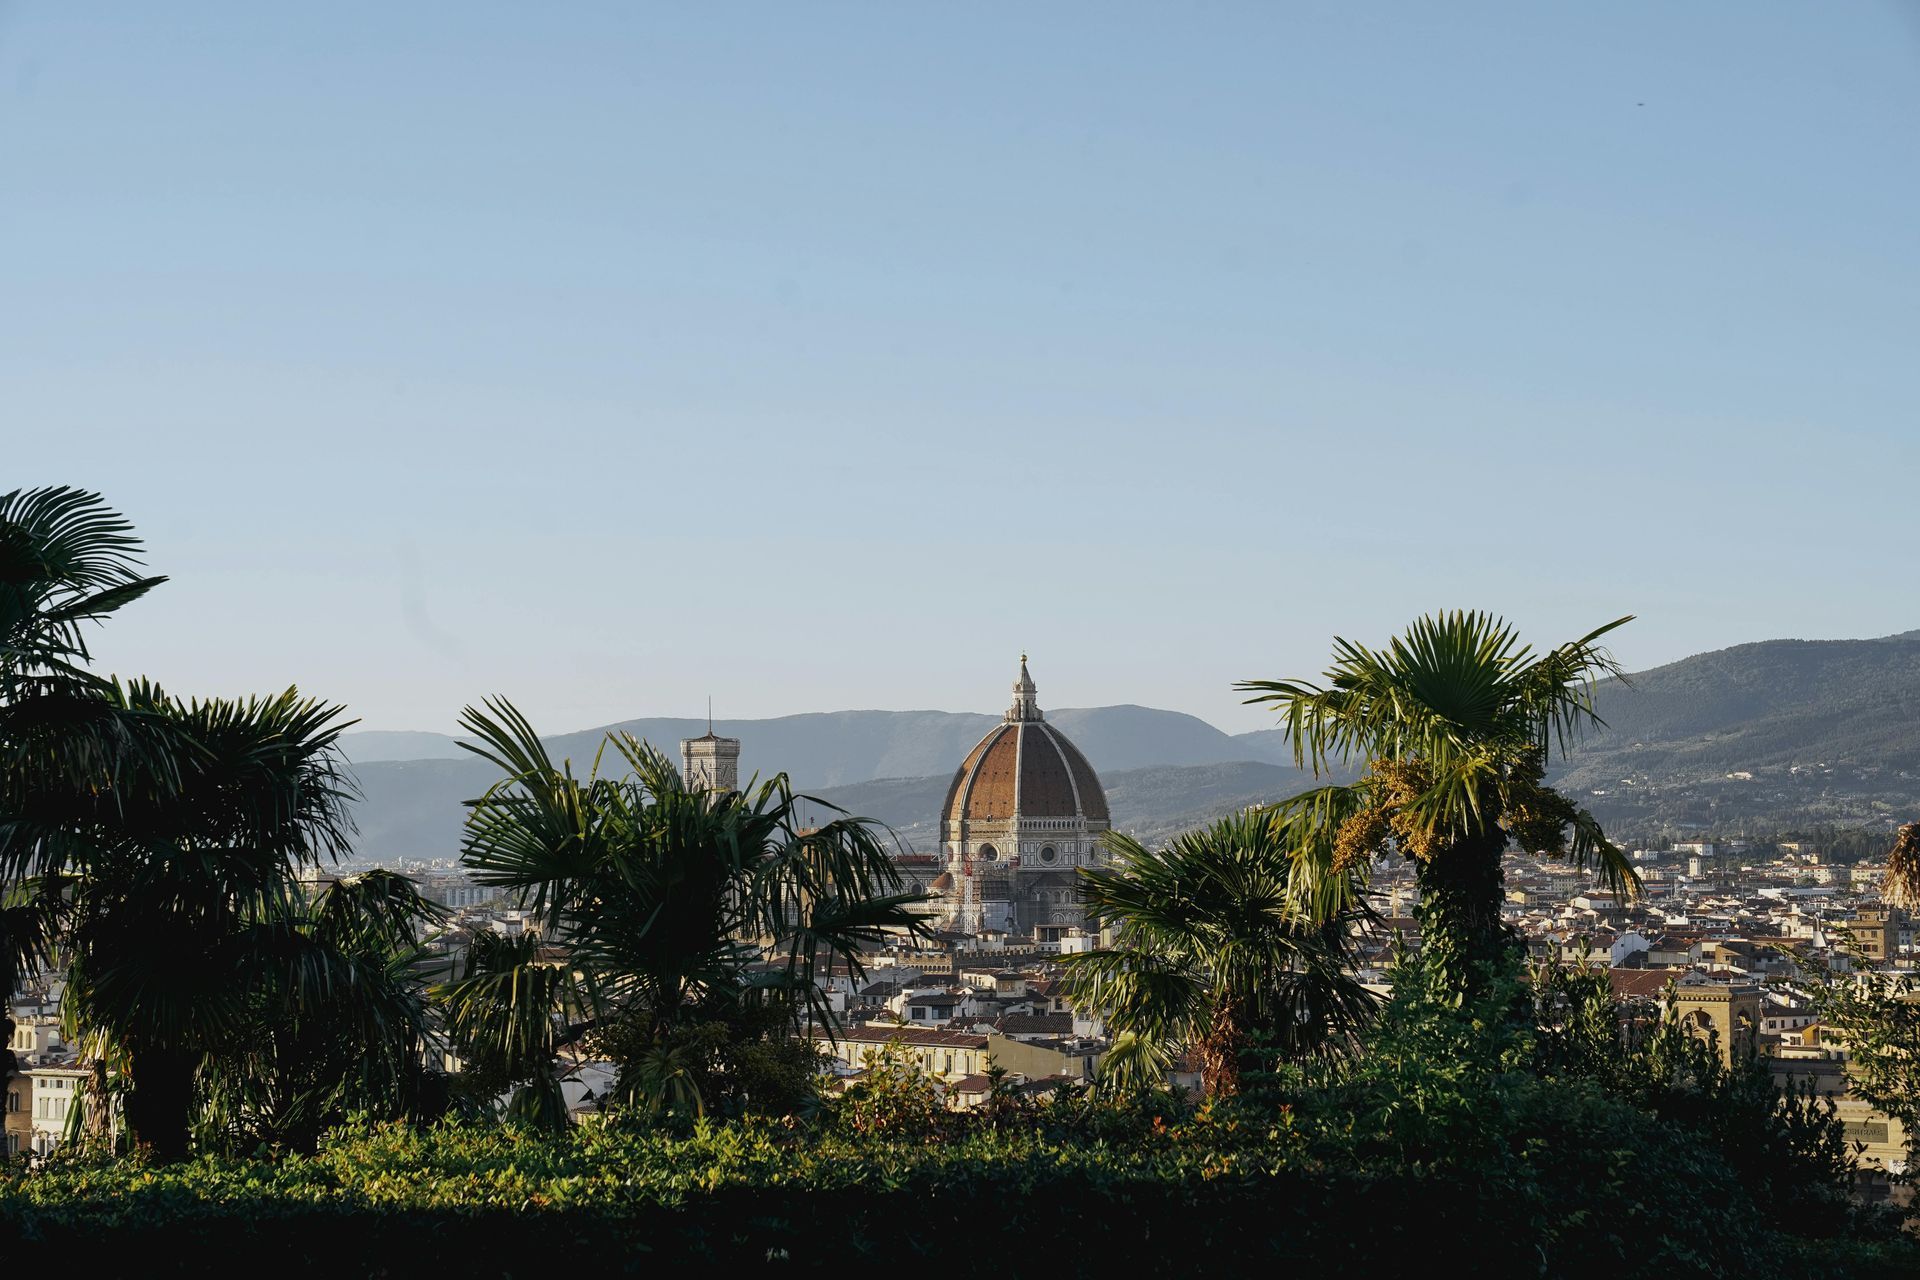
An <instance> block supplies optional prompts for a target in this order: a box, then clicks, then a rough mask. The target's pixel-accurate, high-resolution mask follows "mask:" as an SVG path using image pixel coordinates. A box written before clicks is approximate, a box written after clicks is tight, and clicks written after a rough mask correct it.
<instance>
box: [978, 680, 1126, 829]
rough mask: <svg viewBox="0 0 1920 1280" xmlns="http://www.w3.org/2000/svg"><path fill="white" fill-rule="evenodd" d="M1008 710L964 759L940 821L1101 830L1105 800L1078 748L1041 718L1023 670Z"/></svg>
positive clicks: (1095, 777) (1103, 820)
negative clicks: (1087, 824)
mask: <svg viewBox="0 0 1920 1280" xmlns="http://www.w3.org/2000/svg"><path fill="white" fill-rule="evenodd" d="M1013 692H1014V701H1013V706H1012V707H1011V708H1010V709H1009V710H1008V711H1007V715H1006V718H1005V719H1004V720H1003V721H1001V723H999V724H997V725H995V726H994V727H993V728H992V729H990V730H988V732H987V735H986V736H985V737H984V738H982V739H980V743H979V745H978V746H976V747H974V749H973V750H972V751H969V752H968V753H967V758H966V759H965V760H964V761H962V762H961V765H960V768H959V769H958V771H956V772H955V773H954V775H953V783H952V785H951V786H949V787H948V788H947V802H946V804H945V805H944V806H943V807H942V809H941V815H940V816H941V818H942V820H943V821H944V822H946V823H947V824H949V826H951V825H952V824H956V823H965V824H967V825H969V826H971V825H972V824H974V823H978V822H1005V821H1010V820H1013V819H1029V818H1078V819H1080V820H1082V821H1086V820H1089V819H1091V820H1093V821H1096V822H1100V823H1105V822H1106V821H1107V820H1108V814H1107V794H1106V792H1105V790H1103V789H1102V788H1101V786H1100V779H1099V777H1098V775H1096V774H1095V773H1094V771H1093V766H1092V765H1090V764H1088V763H1087V758H1086V756H1084V755H1082V754H1081V753H1080V748H1078V747H1076V746H1074V745H1073V743H1072V742H1071V741H1069V740H1068V738H1067V736H1066V735H1065V734H1064V733H1061V732H1060V731H1059V730H1058V729H1056V728H1054V727H1053V726H1052V725H1050V724H1048V723H1047V722H1046V721H1045V719H1044V718H1043V717H1042V716H1041V714H1040V710H1039V706H1038V704H1037V700H1036V698H1035V690H1034V685H1033V679H1032V677H1031V676H1029V675H1028V674H1027V662H1026V658H1025V657H1024V656H1023V657H1022V658H1021V659H1020V679H1019V680H1018V681H1016V682H1015V684H1014V686H1013Z"/></svg>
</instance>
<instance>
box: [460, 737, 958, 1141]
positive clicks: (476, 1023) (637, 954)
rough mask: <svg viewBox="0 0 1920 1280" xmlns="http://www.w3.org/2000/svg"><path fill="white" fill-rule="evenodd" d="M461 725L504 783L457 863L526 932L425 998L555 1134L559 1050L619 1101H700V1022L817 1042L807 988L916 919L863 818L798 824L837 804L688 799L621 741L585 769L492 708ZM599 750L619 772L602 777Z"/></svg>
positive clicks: (780, 796)
mask: <svg viewBox="0 0 1920 1280" xmlns="http://www.w3.org/2000/svg"><path fill="white" fill-rule="evenodd" d="M461 724H462V727H464V728H465V729H466V730H467V732H468V733H469V734H470V735H471V736H472V737H473V738H474V739H475V740H476V741H475V743H474V744H473V745H471V746H470V747H469V749H470V750H472V751H474V752H475V753H476V754H478V755H480V756H481V757H482V758H483V759H486V760H488V761H491V762H492V763H493V764H495V765H496V766H498V767H499V768H500V769H501V770H502V771H503V773H504V774H505V777H503V778H502V780H501V781H500V782H499V783H497V784H495V785H494V786H493V787H492V788H490V789H489V790H488V791H487V793H486V794H485V795H483V796H482V797H481V798H480V799H479V800H477V801H474V802H473V811H472V813H471V814H470V815H469V817H468V820H467V833H466V839H465V843H464V846H463V852H462V858H463V860H464V861H465V863H466V865H467V866H468V867H469V868H471V869H472V872H473V875H474V879H475V880H477V881H479V882H480V883H482V884H487V885H491V886H494V887H496V888H499V889H501V890H503V891H504V892H506V893H507V894H510V895H513V896H514V897H516V898H517V899H518V900H520V901H522V902H524V903H526V904H527V905H528V907H529V908H530V909H531V911H532V912H533V914H534V916H535V917H536V919H537V920H538V922H539V927H540V934H541V936H540V938H538V939H533V938H527V939H521V940H516V941H510V942H493V941H490V942H486V943H484V944H482V945H481V946H479V947H477V948H476V949H475V950H474V951H473V952H471V953H470V954H469V956H468V957H467V961H466V967H465V970H464V971H463V973H462V974H461V976H459V977H458V978H456V979H455V980H454V981H453V982H451V983H449V984H447V985H446V987H445V988H444V989H443V990H442V993H441V994H442V996H443V998H444V999H445V1001H446V1004H447V1010H448V1027H449V1030H450V1031H451V1032H452V1035H453V1038H454V1041H455V1044H456V1045H457V1046H458V1047H459V1048H460V1049H461V1051H462V1052H463V1053H464V1054H467V1055H469V1056H471V1057H472V1058H473V1059H474V1060H475V1061H476V1062H478V1063H480V1064H483V1065H484V1066H485V1067H486V1068H487V1069H488V1070H489V1071H490V1072H494V1073H499V1074H500V1075H502V1076H503V1077H504V1078H507V1079H512V1080H516V1081H519V1082H521V1087H520V1089H519V1091H518V1093H517V1094H516V1096H515V1098H514V1101H513V1104H512V1105H513V1109H514V1110H515V1111H516V1112H517V1113H518V1114H521V1115H523V1116H526V1117H528V1118H532V1119H539V1120H542V1121H544V1122H547V1123H558V1121H559V1120H560V1118H561V1117H560V1114H559V1094H558V1084H557V1077H556V1075H555V1062H554V1059H555V1056H556V1055H557V1054H559V1053H561V1052H562V1051H579V1050H581V1049H583V1048H584V1047H585V1046H586V1045H587V1044H588V1043H589V1042H590V1041H593V1042H596V1043H606V1042H607V1041H609V1040H611V1041H614V1042H617V1043H618V1044H619V1045H620V1047H621V1054H622V1057H623V1062H622V1071H621V1080H620V1088H621V1091H622V1093H623V1094H624V1095H626V1096H629V1097H632V1098H634V1099H635V1100H638V1101H644V1102H648V1103H650V1104H657V1103H659V1102H660V1101H661V1100H662V1099H663V1098H668V1097H670V1096H678V1097H681V1098H683V1099H685V1100H686V1101H687V1102H689V1103H690V1104H696V1105H697V1104H698V1102H699V1089H700V1082H701V1081H702V1080H705V1081H706V1082H707V1084H708V1086H709V1087H712V1086H713V1085H714V1083H715V1081H716V1078H717V1077H716V1073H715V1072H714V1071H713V1070H711V1069H710V1065H711V1064H710V1063H709V1062H708V1061H705V1060H703V1059H705V1058H706V1057H708V1056H709V1055H708V1053H707V1051H708V1050H710V1049H711V1048H712V1046H711V1043H710V1041H709V1040H707V1039H704V1038H703V1037H701V1036H699V1035H695V1034H693V1031H694V1028H695V1027H696V1026H699V1025H702V1024H706V1025H710V1024H712V1023H714V1022H716V1021H718V1022H722V1023H725V1024H726V1025H727V1026H729V1027H731V1028H734V1029H735V1030H736V1031H737V1032H738V1033H740V1034H745V1035H749V1036H759V1035H763V1034H768V1035H770V1034H778V1035H779V1036H781V1037H783V1038H784V1037H787V1036H791V1035H794V1034H801V1033H804V1032H805V1030H806V1027H807V1026H808V1024H812V1025H815V1026H822V1027H825V1028H827V1029H828V1030H829V1032H831V1031H832V1029H833V1028H834V1027H835V1025H836V1024H835V1021H834V1015H833V1013H832V1010H831V1008H830V1007H829V1006H828V1003H827V1000H826V997H825V994H824V992H823V990H822V989H821V986H820V982H819V980H820V979H822V978H824V976H825V975H826V974H827V973H829V972H847V973H850V974H851V975H853V976H855V977H858V976H859V975H860V974H861V972H862V970H861V967H860V959H859V953H860V949H861V948H862V947H869V946H872V945H874V944H876V943H878V942H880V941H882V940H883V939H884V938H885V937H886V936H887V935H888V934H889V933H890V932H891V931H896V930H909V931H917V930H920V929H921V928H923V925H922V922H921V918H920V916H919V914H918V913H917V912H916V911H915V910H914V904H916V903H917V902H919V901H920V900H921V899H920V898H919V897H918V896H916V895H912V894H905V893H901V892H899V890H900V886H901V880H900V877H899V875H898V873H897V872H896V871H895V869H894V866H893V861H892V859H891V857H890V856H889V855H888V852H887V850H886V847H885V845H884V844H883V843H882V841H881V839H880V836H879V833H878V830H877V829H876V828H875V826H874V825H873V824H872V823H869V822H867V821H866V820H864V819H860V818H852V817H845V816H842V817H837V818H835V819H833V820H832V821H829V822H827V823H826V824H825V825H823V826H820V827H818V828H813V829H806V828H803V827H802V826H801V825H800V819H799V815H800V813H801V808H800V806H801V805H803V804H804V805H806V806H808V808H809V809H827V810H830V811H831V812H834V813H840V812H841V811H840V810H838V809H834V808H833V807H832V806H830V805H825V804H823V803H822V802H820V801H817V800H813V799H811V798H809V797H806V796H796V795H795V794H794V793H793V791H792V789H791V787H790V786H789V785H788V782H787V779H786V777H785V775H780V776H778V777H775V778H774V779H773V780H772V781H770V782H767V783H764V784H761V785H759V786H749V788H748V789H747V790H746V791H745V792H725V793H707V792H701V791H690V790H688V789H687V788H686V786H685V785H684V783H683V781H682V779H681V777H680V774H679V772H678V770H676V769H675V768H674V766H673V764H672V763H671V762H670V761H668V760H667V759H666V757H664V756H663V755H661V754H660V753H659V752H658V751H655V750H654V749H653V748H652V747H649V746H648V745H647V744H645V743H643V742H639V741H637V740H635V739H634V738H632V737H631V736H629V735H626V734H618V735H609V736H608V738H607V739H606V741H605V742H604V743H603V744H602V748H601V753H600V756H597V757H596V759H595V762H594V767H593V769H592V770H591V771H590V772H589V773H588V775H587V776H586V777H584V778H581V777H576V776H575V774H574V773H573V769H572V766H571V764H570V763H567V762H562V763H560V764H557V765H556V764H555V763H554V762H553V760H552V759H551V758H550V756H549V755H548V753H547V749H546V747H545V745H544V744H542V742H541V741H540V738H539V735H538V734H536V733H535V732H534V730H533V727H532V725H530V724H529V723H528V722H527V720H526V719H525V717H523V716H522V715H521V714H520V713H519V712H518V711H516V710H515V709H514V708H513V707H512V706H511V705H510V704H508V703H506V702H503V701H489V702H488V703H487V704H486V709H485V710H476V709H474V708H471V707H469V708H468V709H467V710H466V712H465V714H464V715H463V717H462V720H461ZM608 747H611V748H612V750H613V754H614V756H615V757H616V758H617V759H618V760H620V761H621V762H623V763H624V765H625V767H626V772H625V773H624V774H623V775H620V776H608V775H603V774H602V773H601V771H600V765H601V760H602V758H603V757H604V756H605V754H606V751H607V748H608ZM736 1101H740V1100H736ZM746 1101H751V1100H746Z"/></svg>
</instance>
